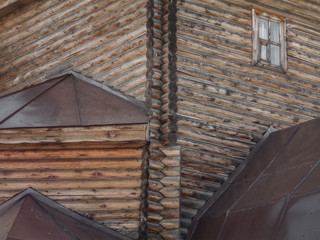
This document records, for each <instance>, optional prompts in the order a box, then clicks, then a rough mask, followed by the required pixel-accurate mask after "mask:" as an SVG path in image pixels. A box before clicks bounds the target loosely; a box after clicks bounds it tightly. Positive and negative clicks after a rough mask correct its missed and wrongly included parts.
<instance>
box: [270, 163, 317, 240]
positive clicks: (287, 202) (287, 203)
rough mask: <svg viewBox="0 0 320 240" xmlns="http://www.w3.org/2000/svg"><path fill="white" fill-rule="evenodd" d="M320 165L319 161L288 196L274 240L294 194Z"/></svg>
mask: <svg viewBox="0 0 320 240" xmlns="http://www.w3.org/2000/svg"><path fill="white" fill-rule="evenodd" d="M319 164H320V161H318V162H317V163H316V164H315V165H314V166H313V167H312V168H311V169H310V170H309V171H308V173H307V174H306V175H305V176H304V177H303V178H302V179H301V181H300V182H299V183H298V184H297V185H296V186H295V187H294V188H293V189H292V190H291V192H290V193H289V194H288V196H287V197H286V202H285V204H284V207H283V210H282V212H281V216H280V219H279V222H278V224H277V228H276V231H275V232H274V235H273V236H272V239H275V237H276V236H277V234H278V231H279V228H280V224H281V223H282V219H283V216H284V213H285V212H286V210H287V207H288V205H289V200H290V199H291V197H292V195H293V193H294V192H295V191H296V190H297V189H298V188H299V187H300V186H301V185H302V184H303V183H304V182H305V181H306V179H307V178H308V177H309V176H310V174H311V173H312V172H313V171H314V170H315V169H316V168H317V167H318V166H319Z"/></svg>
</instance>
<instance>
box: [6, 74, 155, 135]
mask: <svg viewBox="0 0 320 240" xmlns="http://www.w3.org/2000/svg"><path fill="white" fill-rule="evenodd" d="M148 120H149V117H148V114H147V111H146V109H145V107H144V104H143V103H141V102H140V101H138V100H136V99H134V98H132V97H129V96H125V95H123V94H121V93H119V92H117V91H115V90H112V89H111V88H109V87H107V86H105V85H103V84H99V83H97V82H95V81H93V80H91V79H88V78H86V77H84V76H82V75H80V74H77V73H72V74H67V75H64V76H61V77H58V78H54V79H51V80H48V81H46V82H44V83H41V84H39V85H36V86H32V87H29V88H26V89H24V90H22V91H19V92H16V93H13V94H11V95H8V96H5V97H2V98H0V129H6V128H26V127H62V126H94V125H112V124H137V123H147V122H148Z"/></svg>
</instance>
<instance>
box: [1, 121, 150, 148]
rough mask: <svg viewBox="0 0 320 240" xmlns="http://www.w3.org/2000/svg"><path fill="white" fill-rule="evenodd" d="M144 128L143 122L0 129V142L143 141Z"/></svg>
mask: <svg viewBox="0 0 320 240" xmlns="http://www.w3.org/2000/svg"><path fill="white" fill-rule="evenodd" d="M146 130H147V126H146V125H145V124H141V125H127V126H125V125H122V126H101V127H69V128H26V129H8V130H3V129H1V130H0V144H1V143H2V144H17V143H28V144H29V143H50V142H58V143H61V142H82V141H89V142H90V141H91V142H102V141H103V142H118V141H119V142H120V141H145V140H146Z"/></svg>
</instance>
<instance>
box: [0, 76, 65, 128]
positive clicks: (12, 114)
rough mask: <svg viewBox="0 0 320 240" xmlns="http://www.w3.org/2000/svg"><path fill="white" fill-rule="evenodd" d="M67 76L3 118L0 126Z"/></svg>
mask: <svg viewBox="0 0 320 240" xmlns="http://www.w3.org/2000/svg"><path fill="white" fill-rule="evenodd" d="M67 77H68V76H64V77H63V78H62V79H61V80H59V81H58V82H56V83H55V84H53V85H52V86H50V87H48V88H47V89H46V90H44V91H43V92H41V93H39V94H38V95H37V96H36V97H34V98H32V99H31V100H30V101H28V102H27V103H26V104H24V105H23V106H21V107H20V108H18V109H17V110H16V111H14V112H13V113H11V114H10V115H8V116H7V117H6V118H4V119H3V120H1V121H0V124H2V123H4V122H5V121H7V120H8V119H9V118H11V117H12V116H14V115H15V114H17V113H18V112H20V111H21V110H22V109H23V108H25V107H26V106H28V105H29V104H30V103H31V102H33V101H34V100H36V99H37V98H39V97H40V96H42V95H43V94H45V93H46V92H48V91H49V90H50V89H52V88H53V87H55V86H56V85H58V84H59V83H60V82H61V81H63V80H64V79H65V78H67Z"/></svg>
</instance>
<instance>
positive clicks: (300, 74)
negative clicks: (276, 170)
mask: <svg viewBox="0 0 320 240" xmlns="http://www.w3.org/2000/svg"><path fill="white" fill-rule="evenodd" d="M170 2H172V1H170ZM253 7H254V8H258V9H260V10H262V11H266V12H268V13H269V14H275V15H276V16H281V17H284V18H285V19H286V22H287V55H288V72H287V74H283V73H280V72H276V71H272V70H268V69H263V68H261V67H255V66H252V27H251V25H252V17H251V11H252V8H253ZM176 8H177V15H176V19H173V18H171V19H170V17H168V20H167V21H168V24H167V25H166V26H167V28H166V27H164V29H166V30H165V31H164V36H165V34H166V32H167V33H170V28H169V25H170V22H171V23H173V22H174V21H176V29H177V30H176V46H177V50H176V52H175V54H170V55H171V56H170V57H171V59H172V55H173V56H174V57H175V58H176V62H175V66H176V70H175V69H174V67H173V66H174V65H173V64H170V63H169V65H168V68H165V69H168V71H169V73H171V74H174V73H175V74H176V77H177V80H178V81H177V85H178V88H177V92H176V94H177V100H178V103H177V111H176V113H177V118H178V122H177V126H178V130H177V131H176V137H177V141H176V143H177V144H178V145H180V146H181V154H182V159H181V194H182V196H181V233H182V236H185V234H186V233H187V231H188V230H187V229H188V227H189V225H190V223H191V218H192V217H193V216H194V215H195V213H196V212H197V210H198V209H199V208H200V207H201V206H203V204H204V203H205V202H206V200H207V199H208V198H209V197H210V196H211V195H212V193H214V192H215V191H216V190H217V189H218V188H219V187H220V186H221V184H222V183H223V182H224V181H225V180H226V179H227V178H228V176H229V175H230V174H231V173H232V172H233V171H234V169H235V168H236V166H237V165H238V164H239V163H240V162H242V161H243V160H244V159H245V158H246V156H247V154H248V152H249V151H250V149H251V148H252V147H253V146H254V145H255V143H256V142H257V141H258V140H259V139H260V137H261V136H262V134H263V133H264V132H265V131H266V130H267V128H268V127H269V126H270V125H272V126H274V127H275V128H276V129H282V128H286V127H289V126H292V125H294V124H298V123H301V122H304V121H307V120H310V119H313V118H315V117H319V116H320V107H319V106H320V79H319V74H320V61H319V60H320V31H319V16H320V14H319V12H320V5H319V2H317V1H298V0H294V1H285V2H284V1H270V0H269V1H246V0H236V1H225V0H224V1H222V0H183V1H182V0H181V1H179V0H178V1H176ZM165 39H168V40H167V41H168V42H171V44H173V43H174V41H175V39H174V38H172V39H169V38H165ZM173 50H174V49H169V51H171V52H172V51H173ZM170 68H171V69H170ZM164 71H166V70H164ZM171 92H175V87H173V90H171ZM171 97H173V98H172V99H169V97H168V98H167V101H168V102H169V103H170V102H171V104H172V103H173V102H174V96H171ZM171 106H173V104H172V105H171ZM168 112H170V110H168ZM171 132H172V133H174V132H175V131H171Z"/></svg>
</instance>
